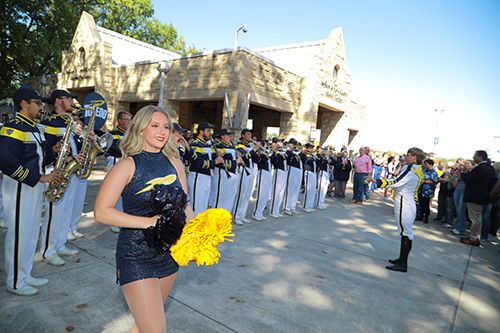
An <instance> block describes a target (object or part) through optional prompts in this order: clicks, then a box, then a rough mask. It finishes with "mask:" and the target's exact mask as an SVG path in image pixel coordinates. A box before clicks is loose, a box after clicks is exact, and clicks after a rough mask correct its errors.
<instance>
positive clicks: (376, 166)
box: [371, 152, 386, 191]
mask: <svg viewBox="0 0 500 333" xmlns="http://www.w3.org/2000/svg"><path fill="white" fill-rule="evenodd" d="M385 162H386V160H385V159H384V157H383V156H382V154H380V153H379V152H375V159H374V160H373V172H372V177H373V179H375V180H377V179H380V176H381V175H382V171H383V168H384V163H385ZM371 190H372V191H376V190H377V183H372V184H371Z"/></svg>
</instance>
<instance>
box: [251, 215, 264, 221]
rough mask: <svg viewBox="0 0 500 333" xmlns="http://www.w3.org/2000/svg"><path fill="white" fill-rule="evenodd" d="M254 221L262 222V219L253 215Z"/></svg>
mask: <svg viewBox="0 0 500 333" xmlns="http://www.w3.org/2000/svg"><path fill="white" fill-rule="evenodd" d="M252 219H254V220H255V221H259V222H262V217H260V216H255V215H252Z"/></svg>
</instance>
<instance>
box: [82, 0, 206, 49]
mask: <svg viewBox="0 0 500 333" xmlns="http://www.w3.org/2000/svg"><path fill="white" fill-rule="evenodd" d="M101 1H102V0H101ZM90 14H92V16H94V19H95V21H96V23H97V25H99V26H101V27H103V28H106V29H109V30H113V31H115V32H118V33H121V34H123V35H125V36H129V37H132V38H135V39H138V40H140V41H143V42H145V43H148V44H152V45H156V46H158V47H161V48H164V49H166V50H169V51H172V52H176V53H181V54H186V53H195V52H199V51H198V50H196V49H195V48H194V46H191V47H187V48H186V42H185V41H184V38H182V37H179V35H178V34H177V29H176V28H174V27H173V26H172V24H164V23H161V22H160V20H158V19H157V18H155V17H154V9H153V4H152V3H151V0H108V1H102V6H96V7H94V8H93V10H92V11H90Z"/></svg>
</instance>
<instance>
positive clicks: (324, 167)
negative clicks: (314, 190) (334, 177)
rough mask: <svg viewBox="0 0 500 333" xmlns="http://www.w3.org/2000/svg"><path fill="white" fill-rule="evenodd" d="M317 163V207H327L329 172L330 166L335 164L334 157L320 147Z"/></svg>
mask: <svg viewBox="0 0 500 333" xmlns="http://www.w3.org/2000/svg"><path fill="white" fill-rule="evenodd" d="M316 157H317V163H316V168H317V172H318V195H317V198H316V208H318V209H326V207H325V205H324V203H325V198H326V191H328V185H329V183H330V182H329V180H328V178H329V176H330V173H329V172H328V171H329V170H328V169H329V166H330V165H332V164H333V158H332V157H331V156H329V154H328V155H327V154H325V151H324V150H323V148H321V147H318V152H317V154H316Z"/></svg>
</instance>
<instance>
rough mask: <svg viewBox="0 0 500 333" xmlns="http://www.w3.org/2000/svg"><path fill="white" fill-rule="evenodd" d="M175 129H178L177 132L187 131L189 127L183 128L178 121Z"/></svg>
mask: <svg viewBox="0 0 500 333" xmlns="http://www.w3.org/2000/svg"><path fill="white" fill-rule="evenodd" d="M174 131H177V132H187V129H186V128H182V127H181V126H180V125H179V124H177V123H174Z"/></svg>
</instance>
